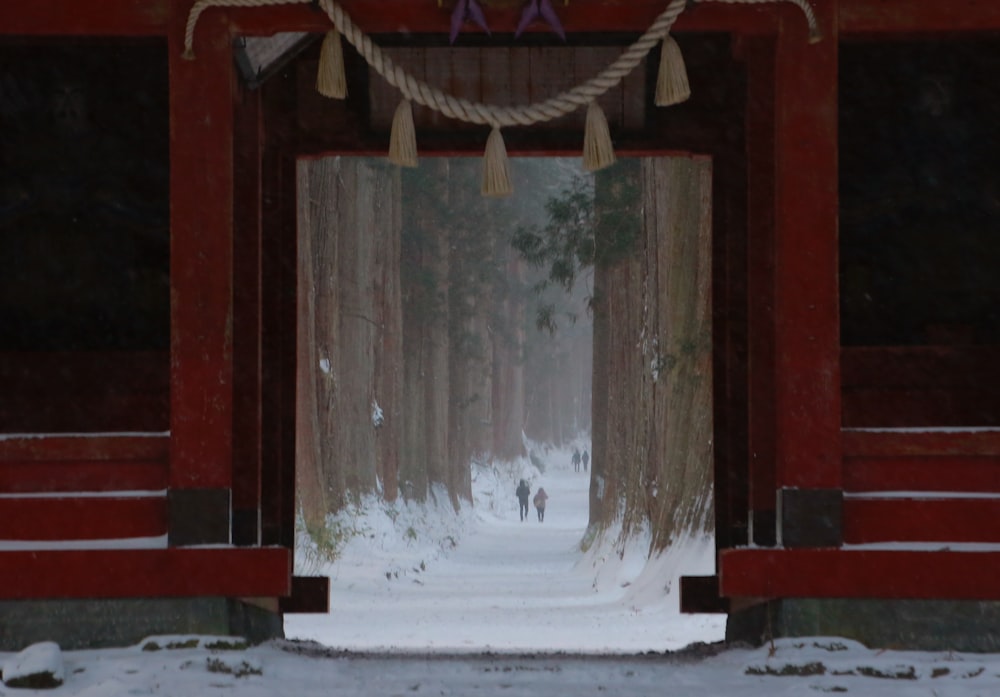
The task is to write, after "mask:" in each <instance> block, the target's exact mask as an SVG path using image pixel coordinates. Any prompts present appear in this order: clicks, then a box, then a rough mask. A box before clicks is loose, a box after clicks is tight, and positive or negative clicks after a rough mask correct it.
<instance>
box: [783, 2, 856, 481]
mask: <svg viewBox="0 0 1000 697" xmlns="http://www.w3.org/2000/svg"><path fill="white" fill-rule="evenodd" d="M836 4H837V3H836V2H835V1H831V2H827V3H823V4H822V5H820V6H819V7H817V14H818V18H819V21H820V29H821V31H822V33H823V35H824V36H825V37H826V39H825V40H824V41H821V42H819V43H817V44H814V45H810V44H808V43H807V36H806V35H805V34H804V33H803V32H802V31H801V27H800V26H799V25H798V23H795V22H792V21H784V20H783V24H782V30H781V33H780V34H779V36H778V39H777V53H776V59H775V102H776V106H775V166H776V170H775V177H776V181H775V193H776V201H775V202H776V206H775V247H774V251H775V253H774V268H775V275H774V279H775V284H774V315H775V320H774V321H775V353H776V364H775V370H776V372H775V377H776V380H775V414H776V421H777V470H776V471H777V484H778V486H792V487H819V488H839V486H840V469H841V458H840V337H839V304H838V295H837V278H838V265H837V258H838V254H837V253H838V250H837V210H838V202H837V40H836V26H835V24H834V21H833V20H834V18H835V17H836Z"/></svg>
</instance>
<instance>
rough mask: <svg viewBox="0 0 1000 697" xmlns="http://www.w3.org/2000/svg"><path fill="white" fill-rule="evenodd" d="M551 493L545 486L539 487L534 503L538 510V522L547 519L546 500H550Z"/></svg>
mask: <svg viewBox="0 0 1000 697" xmlns="http://www.w3.org/2000/svg"><path fill="white" fill-rule="evenodd" d="M548 498H549V495H548V494H546V493H545V489H544V488H543V487H538V492H537V493H536V494H535V498H534V500H533V501H532V503H534V504H535V510H536V511H538V522H539V523H541V522H542V521H543V520H545V501H546V500H548Z"/></svg>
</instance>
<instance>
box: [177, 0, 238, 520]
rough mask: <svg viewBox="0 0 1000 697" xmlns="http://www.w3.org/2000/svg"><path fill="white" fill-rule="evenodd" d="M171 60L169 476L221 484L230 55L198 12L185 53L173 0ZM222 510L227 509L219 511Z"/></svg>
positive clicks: (228, 312) (218, 25)
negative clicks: (191, 52)
mask: <svg viewBox="0 0 1000 697" xmlns="http://www.w3.org/2000/svg"><path fill="white" fill-rule="evenodd" d="M175 9H176V10H177V13H176V14H175V15H174V16H173V17H172V18H171V22H170V36H169V64H170V198H171V210H170V295H171V298H170V299H171V303H170V305H171V307H170V313H171V316H170V325H171V326H170V337H171V366H170V367H171V402H170V433H171V445H170V485H171V488H228V487H229V486H230V484H231V479H232V416H233V413H232V404H233V394H232V389H233V375H232V372H233V366H232V360H233V358H232V340H233V338H232V336H233V324H232V323H233V314H232V313H233V301H232V298H233V82H234V76H233V56H232V46H231V40H230V35H229V28H228V26H227V24H226V23H225V21H224V18H223V17H222V16H221V15H219V14H217V13H216V14H212V15H206V16H204V17H203V18H202V20H201V22H199V24H198V28H199V31H198V32H197V33H196V36H195V52H196V54H197V59H196V60H184V59H183V58H182V57H181V54H182V52H183V36H184V24H185V22H186V20H187V17H186V13H183V12H182V11H181V8H180V7H177V6H176V4H175ZM228 515H229V514H228V511H227V512H226V517H227V520H228Z"/></svg>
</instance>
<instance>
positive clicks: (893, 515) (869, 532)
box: [843, 498, 1000, 544]
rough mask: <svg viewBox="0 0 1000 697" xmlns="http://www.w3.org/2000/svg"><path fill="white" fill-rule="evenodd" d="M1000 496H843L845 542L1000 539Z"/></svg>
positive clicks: (993, 540) (996, 540)
mask: <svg viewBox="0 0 1000 697" xmlns="http://www.w3.org/2000/svg"><path fill="white" fill-rule="evenodd" d="M998 521H1000V499H997V498H958V499H937V498H935V499H902V498H884V499H875V498H846V499H845V500H844V519H843V522H844V527H843V530H844V543H845V544H867V543H872V542H942V543H947V542H1000V524H998Z"/></svg>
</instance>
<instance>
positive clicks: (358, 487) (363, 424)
mask: <svg viewBox="0 0 1000 697" xmlns="http://www.w3.org/2000/svg"><path fill="white" fill-rule="evenodd" d="M299 184H300V187H301V188H300V191H302V192H304V193H303V196H301V197H300V216H299V230H300V233H299V234H300V249H302V250H305V253H307V254H308V257H305V258H302V257H301V256H300V260H301V261H300V272H301V273H302V275H303V281H302V283H301V284H300V293H304V294H306V296H307V299H305V300H303V304H304V305H306V306H307V307H308V305H309V302H310V299H311V310H312V315H311V316H307V317H300V327H301V331H302V336H303V339H304V341H302V342H299V343H300V347H301V348H300V356H299V359H300V360H299V364H300V367H301V368H302V373H301V374H300V376H299V377H300V382H299V399H300V417H301V418H300V432H301V430H302V429H301V423H303V422H305V423H308V424H309V428H307V429H304V430H305V431H306V433H309V432H311V433H310V434H309V435H310V438H311V441H312V442H311V443H307V442H303V441H304V438H305V436H304V434H303V435H302V439H301V440H300V443H299V445H300V446H302V447H303V448H304V452H309V453H310V454H309V455H308V456H307V461H310V462H312V463H313V464H314V465H316V466H318V468H319V470H320V474H319V475H318V479H319V482H320V486H321V487H322V490H323V498H324V499H325V505H326V507H327V508H328V509H329V510H337V509H338V508H340V507H341V506H342V505H344V504H345V503H347V502H348V501H350V500H355V499H357V498H359V497H361V496H363V495H365V494H368V493H372V492H374V491H375V490H376V488H377V487H378V486H379V485H380V484H381V487H382V493H383V495H384V496H385V497H386V498H388V499H392V498H395V495H396V488H395V487H396V480H397V476H396V472H397V468H398V442H399V434H401V432H402V431H401V424H400V423H399V418H398V414H399V413H400V406H399V400H400V395H401V387H400V385H399V384H398V383H399V382H400V381H401V379H402V376H401V373H400V371H399V370H398V366H400V365H402V342H401V340H400V337H401V333H402V327H401V315H400V314H399V293H398V286H397V285H396V283H395V282H394V279H395V278H397V277H398V275H399V257H398V250H399V241H398V236H399V226H400V215H399V210H398V204H399V201H400V191H399V176H398V174H397V173H396V172H394V171H393V170H392V169H390V168H388V167H384V166H378V165H375V164H374V163H373V162H371V161H367V160H362V159H357V158H339V157H338V158H326V159H322V160H316V161H312V162H304V163H302V164H300V169H299ZM310 296H311V297H310ZM310 376H311V377H312V379H310ZM306 409H311V410H312V411H309V412H307V411H305V410H306ZM381 429H385V430H384V431H383V433H384V434H385V435H384V436H383V437H382V438H380V439H379V441H380V442H378V443H377V442H376V432H377V430H381Z"/></svg>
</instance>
